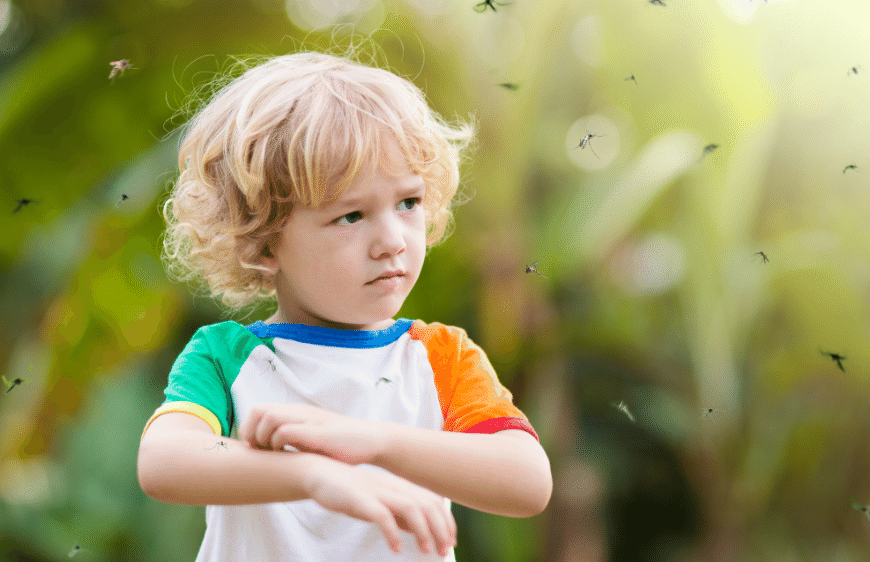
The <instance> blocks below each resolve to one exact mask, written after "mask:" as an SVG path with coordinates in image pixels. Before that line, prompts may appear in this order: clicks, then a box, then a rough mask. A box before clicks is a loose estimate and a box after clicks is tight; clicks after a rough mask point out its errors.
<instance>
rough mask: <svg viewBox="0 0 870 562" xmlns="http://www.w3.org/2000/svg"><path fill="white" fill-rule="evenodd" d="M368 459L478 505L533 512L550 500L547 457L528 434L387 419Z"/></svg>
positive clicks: (500, 510) (525, 513) (493, 509)
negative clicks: (384, 431)
mask: <svg viewBox="0 0 870 562" xmlns="http://www.w3.org/2000/svg"><path fill="white" fill-rule="evenodd" d="M389 428H390V431H389V432H388V433H387V436H386V438H385V444H384V447H383V449H382V452H381V454H380V455H378V457H377V458H375V460H374V461H373V462H372V464H375V465H377V466H380V467H382V468H385V469H387V470H389V471H390V472H392V473H393V474H396V475H398V476H401V477H402V478H406V479H408V480H410V481H411V482H414V483H415V484H418V485H420V486H423V487H424V488H428V489H429V490H432V491H433V492H435V493H436V494H439V495H442V496H445V497H448V498H450V499H451V500H453V501H455V502H456V503H459V504H462V505H465V506H468V507H470V508H472V509H476V510H478V511H485V512H487V513H494V514H496V515H505V516H508V517H532V516H534V515H538V514H539V513H541V512H542V511H543V510H544V509H545V508H546V507H547V504H548V503H549V501H550V495H551V494H552V491H553V476H552V474H551V472H550V460H549V459H548V458H547V454H546V453H545V452H544V449H543V448H542V447H541V446H540V444H539V443H538V441H537V440H536V439H535V438H534V437H532V435H531V434H529V433H527V432H525V431H522V430H518V429H508V430H505V431H499V432H497V433H493V434H485V433H457V432H451V431H434V430H430V429H421V428H417V427H411V426H406V425H401V424H393V423H391V424H389Z"/></svg>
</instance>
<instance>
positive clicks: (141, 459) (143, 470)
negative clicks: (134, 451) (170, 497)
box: [136, 448, 165, 501]
mask: <svg viewBox="0 0 870 562" xmlns="http://www.w3.org/2000/svg"><path fill="white" fill-rule="evenodd" d="M159 475H160V471H158V470H155V469H154V462H153V459H151V458H150V457H149V456H148V455H146V454H143V450H142V448H140V449H139V456H138V458H137V460H136V477H137V479H138V480H139V487H140V488H142V491H143V492H145V495H147V496H148V497H150V498H153V499H155V500H158V501H165V500H164V499H163V498H164V495H163V493H162V491H161V486H160V481H159V479H158V476H159Z"/></svg>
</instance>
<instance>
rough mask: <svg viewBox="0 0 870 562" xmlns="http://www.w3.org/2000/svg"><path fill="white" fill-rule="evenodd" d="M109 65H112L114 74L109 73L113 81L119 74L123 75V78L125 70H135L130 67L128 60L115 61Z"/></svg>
mask: <svg viewBox="0 0 870 562" xmlns="http://www.w3.org/2000/svg"><path fill="white" fill-rule="evenodd" d="M109 64H110V65H112V72H110V73H109V80H113V79H114V78H115V75H117V74H118V73H119V72H120V73H121V76H123V75H124V71H125V70H127V69H128V68H133V67H132V66H130V61H129V60H127V59H121V60H113V61H112V62H110V63H109Z"/></svg>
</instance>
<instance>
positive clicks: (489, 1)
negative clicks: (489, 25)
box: [474, 0, 513, 14]
mask: <svg viewBox="0 0 870 562" xmlns="http://www.w3.org/2000/svg"><path fill="white" fill-rule="evenodd" d="M493 4H498V5H499V6H507V5H508V4H513V2H507V3H505V4H502V3H501V2H496V1H495V0H483V2H481V3H480V4H478V5H477V6H475V7H474V11H475V12H477V13H479V14H482V13H483V12H485V11H486V8H487V7H490V8H492V11H493V12H494V11H495V6H494V5H493ZM478 8H480V9H479V10H478Z"/></svg>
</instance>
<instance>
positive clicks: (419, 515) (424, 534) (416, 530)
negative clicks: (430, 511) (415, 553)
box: [400, 502, 435, 554]
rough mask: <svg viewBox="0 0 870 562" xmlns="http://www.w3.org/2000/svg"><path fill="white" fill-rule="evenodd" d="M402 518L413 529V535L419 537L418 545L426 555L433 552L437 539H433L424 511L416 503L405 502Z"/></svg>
mask: <svg viewBox="0 0 870 562" xmlns="http://www.w3.org/2000/svg"><path fill="white" fill-rule="evenodd" d="M400 509H401V513H402V516H403V517H404V518H405V521H406V522H407V523H408V526H409V527H410V528H411V529H412V531H411V532H412V533H413V534H414V535H416V536H417V544H418V545H419V546H420V550H421V551H422V552H423V553H424V554H429V552H431V550H432V548H433V545H435V539H434V538H433V537H432V530H431V529H430V528H429V521H428V519H427V518H426V516H425V515H424V514H423V510H422V509H421V508H420V506H419V505H418V504H417V503H416V502H412V503H408V502H404V505H403V506H402V507H401V508H400Z"/></svg>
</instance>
